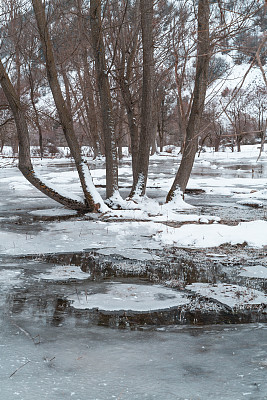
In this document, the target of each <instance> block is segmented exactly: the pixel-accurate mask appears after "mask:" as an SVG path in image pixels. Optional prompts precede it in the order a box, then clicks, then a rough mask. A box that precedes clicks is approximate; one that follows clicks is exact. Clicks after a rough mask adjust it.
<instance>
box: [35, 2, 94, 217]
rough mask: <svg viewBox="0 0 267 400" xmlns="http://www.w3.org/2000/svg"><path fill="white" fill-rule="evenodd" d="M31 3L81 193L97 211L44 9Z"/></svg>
mask: <svg viewBox="0 0 267 400" xmlns="http://www.w3.org/2000/svg"><path fill="white" fill-rule="evenodd" d="M32 5H33V9H34V14H35V18H36V21H37V26H38V31H39V35H40V39H41V44H42V49H43V52H44V55H45V60H46V71H47V77H48V82H49V85H50V88H51V91H52V94H53V98H54V101H55V105H56V108H57V112H58V115H59V119H60V122H61V126H62V129H63V132H64V135H65V138H66V140H67V143H68V146H69V149H70V152H71V155H72V157H73V158H74V161H75V165H76V169H77V171H78V174H79V178H80V181H81V185H82V189H83V193H84V196H85V201H86V204H87V206H88V211H97V210H98V209H99V207H100V205H99V203H98V204H96V203H95V200H94V197H95V188H94V187H93V185H92V180H91V176H89V180H90V184H89V182H87V179H86V175H87V173H88V172H89V171H88V165H87V164H86V163H85V162H84V160H83V159H82V156H81V149H80V145H79V143H78V140H77V136H76V135H75V132H74V127H73V120H72V116H71V114H70V112H69V110H68V107H67V105H66V103H65V101H64V98H63V95H62V91H61V88H60V85H59V81H58V77H57V70H56V64H55V59H54V53H53V47H52V42H51V39H50V35H49V32H48V26H47V20H46V15H45V9H44V6H43V4H42V0H32ZM89 175H90V174H89ZM89 186H90V187H89ZM92 192H93V193H92ZM96 197H98V196H96Z"/></svg>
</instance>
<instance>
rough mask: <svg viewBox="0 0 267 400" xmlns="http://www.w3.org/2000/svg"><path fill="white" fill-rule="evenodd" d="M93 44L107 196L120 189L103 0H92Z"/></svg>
mask: <svg viewBox="0 0 267 400" xmlns="http://www.w3.org/2000/svg"><path fill="white" fill-rule="evenodd" d="M90 20H91V35H92V45H93V51H94V58H95V67H96V74H97V83H98V90H99V96H100V104H101V114H102V122H103V134H104V141H105V156H106V197H107V198H110V197H112V196H113V194H114V193H115V192H117V191H118V160H117V158H118V156H117V146H116V136H115V127H114V118H113V110H112V102H111V95H110V86H109V80H108V75H107V65H106V60H105V47H104V41H103V33H102V25H101V0H90Z"/></svg>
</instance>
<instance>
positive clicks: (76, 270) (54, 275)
mask: <svg viewBox="0 0 267 400" xmlns="http://www.w3.org/2000/svg"><path fill="white" fill-rule="evenodd" d="M89 277H90V274H89V273H86V272H83V271H82V270H81V268H80V267H78V266H76V265H57V266H56V267H54V268H52V269H50V270H49V271H47V272H46V273H42V274H40V275H39V276H38V278H39V279H43V280H46V281H47V280H51V281H66V280H72V279H75V280H76V279H78V280H84V279H88V278H89Z"/></svg>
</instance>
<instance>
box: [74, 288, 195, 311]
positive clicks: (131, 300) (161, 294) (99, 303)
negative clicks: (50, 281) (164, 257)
mask: <svg viewBox="0 0 267 400" xmlns="http://www.w3.org/2000/svg"><path fill="white" fill-rule="evenodd" d="M68 300H70V301H72V307H74V308H77V309H93V308H97V309H100V310H105V311H119V310H131V311H151V310H161V309H168V308H171V307H177V306H180V305H184V304H188V303H189V302H190V300H189V299H188V298H187V297H186V296H185V295H184V293H182V294H181V293H179V292H178V291H176V290H173V289H169V288H165V287H164V286H160V285H154V286H152V285H151V286H150V285H137V284H136V285H131V284H122V283H121V284H120V283H111V284H109V286H108V290H107V292H106V293H97V294H92V293H82V294H79V296H77V294H76V295H72V296H69V297H68Z"/></svg>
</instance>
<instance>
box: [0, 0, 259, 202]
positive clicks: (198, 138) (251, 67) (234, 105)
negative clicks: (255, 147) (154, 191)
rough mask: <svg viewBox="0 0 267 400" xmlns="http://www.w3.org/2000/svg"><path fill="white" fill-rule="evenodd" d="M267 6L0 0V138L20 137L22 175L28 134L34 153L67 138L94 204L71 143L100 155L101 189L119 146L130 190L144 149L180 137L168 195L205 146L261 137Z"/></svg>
mask: <svg viewBox="0 0 267 400" xmlns="http://www.w3.org/2000/svg"><path fill="white" fill-rule="evenodd" d="M266 11H267V10H266V5H265V4H264V2H263V1H256V0H249V1H246V2H243V1H239V0H237V1H226V2H225V1H222V0H214V1H208V0H199V1H194V0H192V1H183V0H176V1H168V0H156V1H154V2H153V1H152V0H147V1H144V0H135V1H132V0H122V1H113V0H107V1H100V0H91V1H88V0H68V1H58V0H53V1H45V2H42V1H41V0H32V1H23V0H11V1H5V0H2V1H1V60H2V62H1V68H0V80H1V84H2V88H3V89H2V90H1V91H0V120H1V126H0V150H1V149H2V148H3V146H4V145H11V146H12V148H13V152H14V154H17V153H18V148H19V149H20V169H21V171H22V172H24V174H25V175H27V179H28V178H29V173H28V172H29V171H33V167H32V164H31V161H30V154H29V147H30V145H34V146H37V148H36V150H35V151H36V155H38V156H41V157H43V156H45V155H46V154H56V153H57V152H58V146H66V145H68V146H69V147H70V154H71V156H72V157H73V158H74V160H75V163H76V167H77V170H78V172H79V176H80V179H81V184H82V187H83V189H84V193H85V199H86V203H87V205H88V204H90V206H89V209H94V208H95V206H94V204H95V203H96V201H95V200H94V194H93V195H92V196H91V193H90V192H91V187H89V186H90V185H88V183H86V177H84V169H83V167H81V164H82V157H81V155H80V147H81V146H84V145H86V146H90V148H91V149H92V152H93V155H94V157H97V156H99V155H104V156H105V157H106V179H107V184H106V189H107V190H106V195H107V198H111V197H112V196H113V195H114V193H116V191H117V189H118V184H117V179H118V177H117V175H118V168H117V165H118V160H119V159H120V158H121V157H122V148H123V147H128V148H129V153H130V154H131V155H132V169H133V187H132V190H131V196H132V197H133V196H134V195H137V194H138V195H139V194H141V195H144V194H145V189H146V179H147V170H148V164H149V155H150V154H153V153H154V152H156V151H157V149H158V148H159V149H160V150H162V149H163V146H166V145H176V146H180V148H181V152H182V153H183V157H182V161H181V165H180V168H179V170H178V171H177V175H176V178H175V180H174V183H173V186H172V188H171V190H170V193H169V195H168V197H167V200H171V199H172V198H173V197H174V193H175V191H177V190H178V191H181V192H184V190H185V188H186V185H187V182H188V179H189V176H190V173H191V169H192V165H193V162H194V157H195V154H196V152H197V151H198V150H199V149H201V148H202V147H203V146H212V147H214V149H215V151H217V150H218V149H219V148H220V147H222V146H231V148H232V149H234V146H236V148H237V150H238V151H239V150H240V146H241V144H246V143H257V142H261V143H263V142H264V137H265V131H266V90H267V85H266V73H265V70H266V69H265V68H266V60H267V53H266V38H267V37H266V20H267V14H266ZM249 74H250V75H249ZM237 77H240V80H239V82H238V84H236V78H237ZM234 78H235V79H234ZM6 82H8V84H7V85H6V86H5V83H6ZM247 82H248V83H247ZM22 119H23V121H22ZM21 124H22V125H21ZM32 183H33V184H34V185H35V186H36V185H37V186H38V185H39V183H38V182H37V181H36V180H35V182H33V181H32ZM88 192H89V194H88ZM46 194H47V193H46ZM50 194H51V193H50ZM53 196H54V193H53V194H52V197H53ZM91 197H93V199H92V198H91ZM61 200H62V199H61ZM65 205H66V204H65ZM75 207H76V208H77V204H76V205H75Z"/></svg>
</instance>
